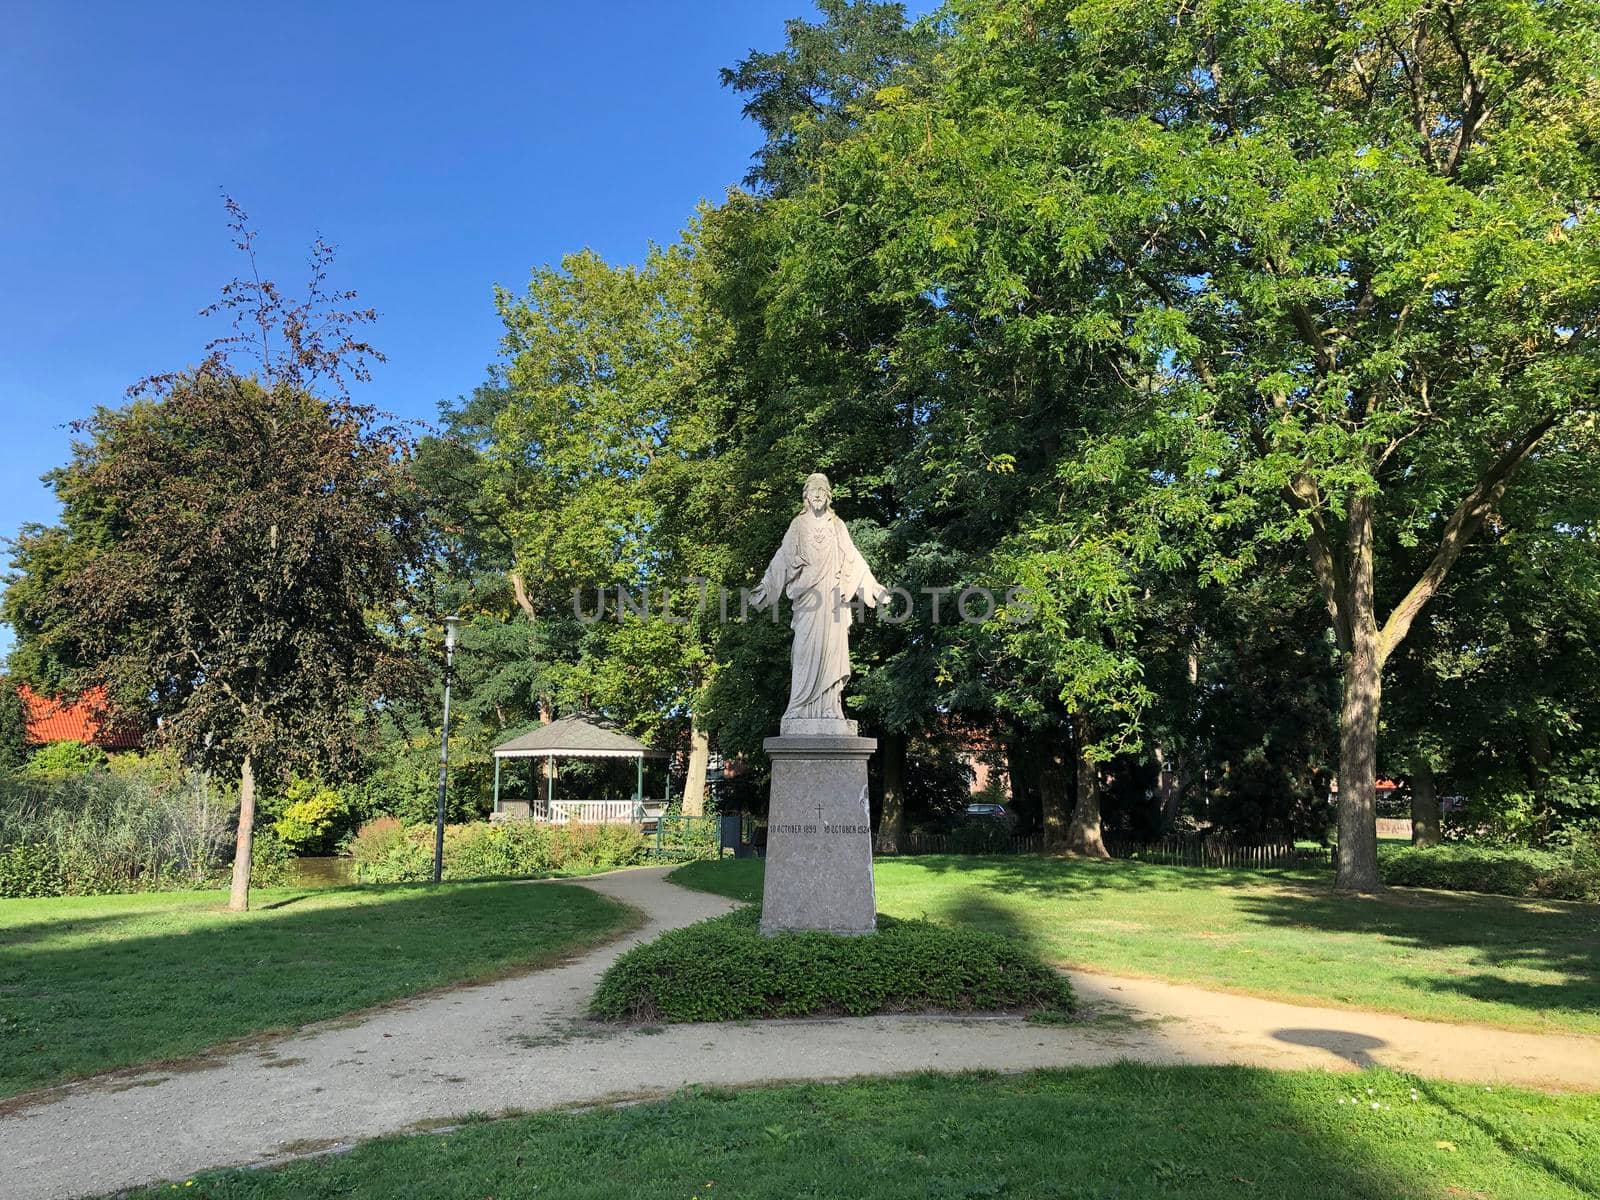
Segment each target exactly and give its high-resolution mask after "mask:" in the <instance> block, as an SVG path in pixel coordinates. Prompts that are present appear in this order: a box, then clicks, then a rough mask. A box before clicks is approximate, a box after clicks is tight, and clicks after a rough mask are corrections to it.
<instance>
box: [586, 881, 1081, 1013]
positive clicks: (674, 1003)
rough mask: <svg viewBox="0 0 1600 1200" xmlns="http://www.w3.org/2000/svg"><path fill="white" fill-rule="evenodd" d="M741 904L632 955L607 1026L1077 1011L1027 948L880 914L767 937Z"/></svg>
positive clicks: (616, 974) (622, 965)
mask: <svg viewBox="0 0 1600 1200" xmlns="http://www.w3.org/2000/svg"><path fill="white" fill-rule="evenodd" d="M759 920H760V912H759V910H758V909H755V908H750V907H747V908H741V909H738V910H737V911H735V912H731V913H729V914H728V915H726V916H723V917H714V918H712V919H711V920H709V921H701V922H699V923H698V924H695V925H689V926H685V927H684V928H682V929H674V930H672V931H671V932H670V933H664V934H662V935H661V936H660V937H658V938H656V939H655V940H654V941H652V942H647V943H645V944H644V945H642V946H638V947H636V948H635V949H633V950H630V951H628V953H626V954H624V955H623V956H622V957H621V958H619V959H618V960H617V961H616V962H615V963H614V964H613V965H612V966H611V968H610V969H609V970H608V971H607V972H606V973H605V975H604V976H603V977H602V978H601V980H600V986H599V988H598V990H597V991H596V992H595V995H594V999H593V1000H592V1001H591V1002H590V1005H589V1012H590V1015H591V1016H593V1017H596V1018H599V1019H600V1020H603V1021H665V1022H678V1021H736V1020H741V1019H745V1018H750V1017H805V1016H852V1017H860V1016H867V1015H869V1014H872V1013H906V1012H935V1011H937V1012H979V1011H1018V1012H1041V1011H1051V1012H1066V1011H1070V1010H1071V1008H1072V1004H1073V999H1072V986H1071V985H1070V984H1069V983H1068V982H1067V980H1066V979H1065V978H1064V977H1063V976H1062V975H1060V974H1059V973H1057V972H1056V971H1055V970H1053V969H1052V968H1050V967H1049V966H1047V965H1046V964H1045V963H1043V962H1041V961H1040V960H1039V959H1038V958H1036V957H1034V956H1033V955H1032V954H1030V953H1028V951H1026V950H1025V949H1023V948H1022V946H1020V945H1019V944H1018V943H1016V942H1014V941H1012V940H1011V939H1009V938H1005V937H1001V936H999V935H998V934H993V933H984V932H981V931H979V930H974V929H955V928H951V927H950V926H946V925H938V924H935V923H934V922H932V921H902V920H898V919H896V918H894V917H886V916H883V915H882V914H879V916H878V931H877V932H876V933H874V934H867V935H864V936H860V937H845V936H841V935H838V934H830V933H780V934H777V935H776V936H774V937H762V936H761V933H760V932H759V930H758V929H757V924H758V922H759Z"/></svg>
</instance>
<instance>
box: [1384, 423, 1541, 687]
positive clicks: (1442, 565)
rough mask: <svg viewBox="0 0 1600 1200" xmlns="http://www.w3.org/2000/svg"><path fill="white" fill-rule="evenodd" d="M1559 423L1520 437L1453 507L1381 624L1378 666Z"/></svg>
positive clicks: (1402, 636)
mask: <svg viewBox="0 0 1600 1200" xmlns="http://www.w3.org/2000/svg"><path fill="white" fill-rule="evenodd" d="M1559 419H1560V414H1558V413H1552V414H1551V415H1550V416H1547V417H1545V418H1543V419H1542V420H1540V421H1539V422H1537V423H1536V424H1535V425H1534V426H1533V428H1531V429H1529V430H1528V432H1527V433H1525V434H1523V435H1522V437H1521V438H1519V439H1518V440H1517V441H1516V442H1514V443H1513V444H1512V445H1511V446H1510V447H1509V448H1507V450H1506V451H1505V453H1503V454H1502V455H1501V456H1500V457H1499V458H1498V459H1496V460H1495V461H1494V463H1493V464H1491V465H1490V467H1489V469H1488V470H1487V471H1485V472H1484V473H1483V475H1482V477H1480V478H1479V480H1478V482H1477V484H1476V485H1475V486H1474V487H1473V489H1472V490H1471V491H1470V492H1468V493H1467V495H1466V496H1465V498H1464V499H1462V501H1461V503H1460V504H1458V505H1457V506H1456V510H1455V512H1453V513H1451V514H1450V519H1449V520H1448V521H1446V522H1445V525H1444V533H1443V534H1442V535H1441V536H1440V538H1439V548H1438V550H1436V551H1435V552H1434V555H1433V561H1432V562H1430V563H1429V564H1428V567H1427V570H1425V571H1423V572H1422V577H1421V578H1420V579H1418V580H1417V582H1416V583H1414V584H1413V585H1412V586H1411V590H1410V591H1409V592H1407V593H1406V594H1405V596H1404V598H1403V599H1401V601H1400V603H1399V604H1397V605H1395V607H1394V611H1393V612H1391V613H1390V614H1389V619H1388V620H1387V621H1385V622H1384V623H1383V632H1382V633H1381V634H1379V636H1378V663H1379V665H1380V666H1382V664H1383V662H1384V660H1385V659H1387V658H1388V657H1389V655H1390V653H1391V652H1392V651H1393V650H1394V648H1395V647H1396V646H1398V645H1399V644H1400V643H1401V642H1402V641H1403V640H1404V639H1405V636H1406V634H1407V633H1408V632H1409V631H1410V629H1411V623H1412V622H1413V621H1415V620H1416V619H1417V614H1418V613H1420V612H1421V611H1422V609H1423V607H1424V606H1425V605H1426V604H1427V603H1428V601H1429V600H1431V599H1433V596H1434V594H1435V593H1436V592H1438V590H1439V587H1440V585H1441V584H1443V583H1444V580H1445V576H1447V575H1448V574H1449V573H1450V568H1451V567H1453V566H1454V565H1455V562H1456V559H1458V558H1460V557H1461V552H1462V551H1463V550H1465V549H1466V548H1467V545H1468V544H1469V543H1470V542H1471V541H1472V539H1473V538H1474V537H1476V536H1477V533H1478V530H1479V529H1480V528H1482V526H1483V522H1484V519H1485V518H1486V517H1488V515H1489V514H1490V513H1491V512H1493V511H1494V508H1495V505H1497V504H1499V503H1500V497H1502V496H1503V495H1505V491H1506V487H1507V485H1509V484H1510V482H1511V477H1512V476H1513V475H1515V474H1516V471H1517V468H1518V467H1520V466H1521V465H1522V463H1523V460H1524V459H1526V458H1527V457H1528V455H1529V454H1531V453H1533V448H1534V447H1535V446H1537V445H1538V444H1539V440H1540V439H1541V438H1543V437H1544V435H1545V434H1547V433H1549V432H1550V430H1551V429H1552V428H1553V427H1554V426H1555V423H1556V421H1557V420H1559Z"/></svg>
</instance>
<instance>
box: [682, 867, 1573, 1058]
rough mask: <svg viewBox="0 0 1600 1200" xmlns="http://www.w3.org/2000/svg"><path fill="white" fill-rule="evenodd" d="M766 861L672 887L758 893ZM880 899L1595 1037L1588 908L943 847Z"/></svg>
mask: <svg viewBox="0 0 1600 1200" xmlns="http://www.w3.org/2000/svg"><path fill="white" fill-rule="evenodd" d="M762 865H763V864H762V863H761V861H760V860H758V859H737V860H735V859H724V860H722V861H720V862H701V863H691V864H689V865H687V866H685V867H681V868H679V869H678V870H677V871H675V872H673V874H672V876H671V879H672V880H673V882H675V883H680V884H684V885H685V886H688V887H695V888H701V889H703V890H706V891H713V892H718V893H721V894H722V895H726V896H732V897H734V898H735V899H739V900H747V901H752V902H759V901H760V898H761V870H762ZM876 871H877V893H878V908H879V910H880V911H882V912H886V913H890V914H891V915H893V916H898V917H920V916H927V917H931V918H933V919H935V920H939V921H948V922H952V923H956V924H963V925H971V926H974V927H976V928H979V929H988V930H992V931H994V932H997V933H1004V934H1008V935H1010V936H1012V937H1016V938H1019V939H1021V940H1022V941H1023V942H1025V943H1026V944H1028V945H1029V946H1031V947H1032V948H1033V949H1034V950H1035V951H1037V952H1038V953H1039V954H1040V955H1042V956H1043V957H1044V958H1046V959H1047V960H1049V961H1052V962H1056V963H1059V964H1063V965H1068V966H1080V967H1086V968H1090V969H1094V970H1102V971H1109V972H1112V973H1121V974H1129V975H1148V976H1153V977H1155V978H1159V979H1169V980H1174V981H1178V982H1184V983H1196V984H1200V985H1203V986H1206V987H1217V988H1226V989H1233V990H1237V991H1242V992H1249V993H1251V994H1253V995H1258V996H1270V997H1274V998H1277V999H1282V1000H1292V1001H1299V1002H1301V1003H1318V1004H1330V1005H1340V1006H1346V1007H1352V1008H1366V1009H1376V1010H1380V1011H1386V1012H1397V1013H1403V1014H1405V1015H1407V1016H1413V1017H1421V1018H1424V1019H1427V1020H1434V1021H1473V1022H1479V1023H1482V1024H1488V1025H1499V1026H1504V1027H1506V1028H1510V1029H1528V1030H1537V1031H1546V1032H1558V1031H1559V1032H1573V1033H1587V1034H1600V905H1594V904H1574V903H1566V902H1562V901H1532V900H1513V899H1509V898H1506V897H1501V896H1483V895H1477V894H1473V893H1466V892H1430V891H1418V890H1408V889H1394V890H1391V891H1389V892H1387V893H1385V894H1384V895H1383V896H1381V897H1377V898H1370V897H1368V898H1355V897H1347V896H1340V895H1336V894H1335V893H1334V892H1333V891H1332V889H1331V887H1330V886H1329V883H1328V879H1327V876H1326V875H1325V874H1318V873H1314V872H1288V871H1211V870H1200V869H1195V868H1186V867H1156V866H1149V865H1146V864H1142V863H1133V862H1126V861H1113V862H1097V861H1091V860H1086V859H1065V858H1044V857H1030V856H1020V855H1019V856H1012V857H996V858H972V857H961V856H955V855H940V856H928V857H919V858H896V859H880V860H878V861H877V863H876Z"/></svg>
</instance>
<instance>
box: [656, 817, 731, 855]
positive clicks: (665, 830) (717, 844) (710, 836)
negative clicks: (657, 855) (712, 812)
mask: <svg viewBox="0 0 1600 1200" xmlns="http://www.w3.org/2000/svg"><path fill="white" fill-rule="evenodd" d="M655 844H656V845H657V846H658V847H659V849H660V852H661V855H662V857H663V858H670V859H673V860H675V861H677V862H693V861H695V860H697V859H702V858H716V857H717V856H718V855H719V854H720V852H721V848H722V826H721V822H720V820H719V819H718V818H717V817H714V816H713V817H686V816H684V815H683V813H682V812H681V811H680V810H679V809H678V807H677V805H676V804H674V806H673V808H672V809H671V810H669V811H668V812H667V813H665V814H664V815H663V816H662V818H661V825H660V828H659V830H658V832H657V834H656V837H655Z"/></svg>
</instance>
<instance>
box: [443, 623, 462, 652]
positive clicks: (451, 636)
mask: <svg viewBox="0 0 1600 1200" xmlns="http://www.w3.org/2000/svg"><path fill="white" fill-rule="evenodd" d="M460 628H461V618H460V617H446V618H445V619H444V648H445V649H446V650H454V649H455V648H456V630H458V629H460Z"/></svg>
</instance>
